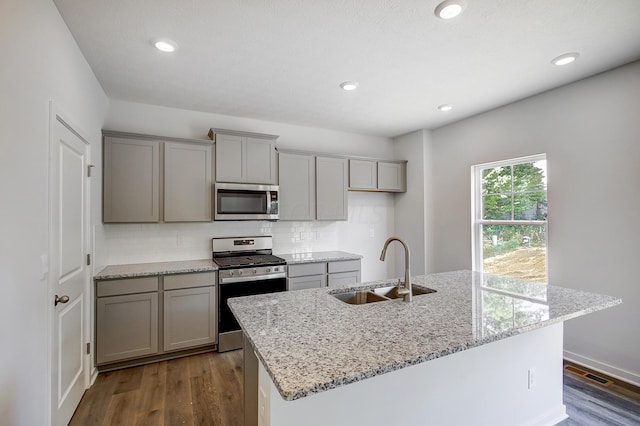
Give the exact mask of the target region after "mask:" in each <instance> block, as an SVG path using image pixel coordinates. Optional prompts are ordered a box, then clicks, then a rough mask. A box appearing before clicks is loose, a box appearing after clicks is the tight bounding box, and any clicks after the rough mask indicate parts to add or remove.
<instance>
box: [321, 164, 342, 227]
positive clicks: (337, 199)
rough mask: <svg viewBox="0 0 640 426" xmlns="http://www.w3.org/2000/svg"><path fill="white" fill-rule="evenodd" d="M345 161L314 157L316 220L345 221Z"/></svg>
mask: <svg viewBox="0 0 640 426" xmlns="http://www.w3.org/2000/svg"><path fill="white" fill-rule="evenodd" d="M347 169H348V166H347V160H346V159H343V158H328V157H316V218H317V219H318V220H347V219H348V214H349V212H348V206H347V180H348V173H347Z"/></svg>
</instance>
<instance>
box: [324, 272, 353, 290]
mask: <svg viewBox="0 0 640 426" xmlns="http://www.w3.org/2000/svg"><path fill="white" fill-rule="evenodd" d="M328 281H329V287H335V286H341V285H347V284H357V283H359V282H360V271H351V272H341V273H339V274H329V280H328Z"/></svg>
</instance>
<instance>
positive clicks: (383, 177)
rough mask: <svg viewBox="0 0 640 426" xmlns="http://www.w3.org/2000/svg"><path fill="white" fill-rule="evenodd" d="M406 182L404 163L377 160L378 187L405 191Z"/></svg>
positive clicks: (385, 189) (392, 190)
mask: <svg viewBox="0 0 640 426" xmlns="http://www.w3.org/2000/svg"><path fill="white" fill-rule="evenodd" d="M406 182H407V169H406V163H392V162H386V161H378V189H380V190H384V191H391V192H406V191H407V183H406Z"/></svg>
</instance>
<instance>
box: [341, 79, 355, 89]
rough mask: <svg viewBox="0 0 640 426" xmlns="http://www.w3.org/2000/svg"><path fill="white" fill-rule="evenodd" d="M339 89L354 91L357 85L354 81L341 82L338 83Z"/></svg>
mask: <svg viewBox="0 0 640 426" xmlns="http://www.w3.org/2000/svg"><path fill="white" fill-rule="evenodd" d="M340 87H342V88H343V89H344V90H356V89H357V88H358V83H356V82H355V81H343V82H342V83H340Z"/></svg>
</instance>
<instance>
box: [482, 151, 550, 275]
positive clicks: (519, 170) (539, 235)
mask: <svg viewBox="0 0 640 426" xmlns="http://www.w3.org/2000/svg"><path fill="white" fill-rule="evenodd" d="M472 169H473V177H474V223H473V230H474V231H473V232H474V247H473V257H474V268H475V269H476V270H481V271H484V272H489V273H493V274H496V275H502V276H509V277H515V278H523V279H527V280H530V281H537V282H544V283H546V282H547V176H546V170H547V166H546V157H545V156H544V155H539V156H534V157H527V158H520V159H514V160H507V161H503V162H498V163H490V164H481V165H478V166H474V167H473V168H472Z"/></svg>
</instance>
